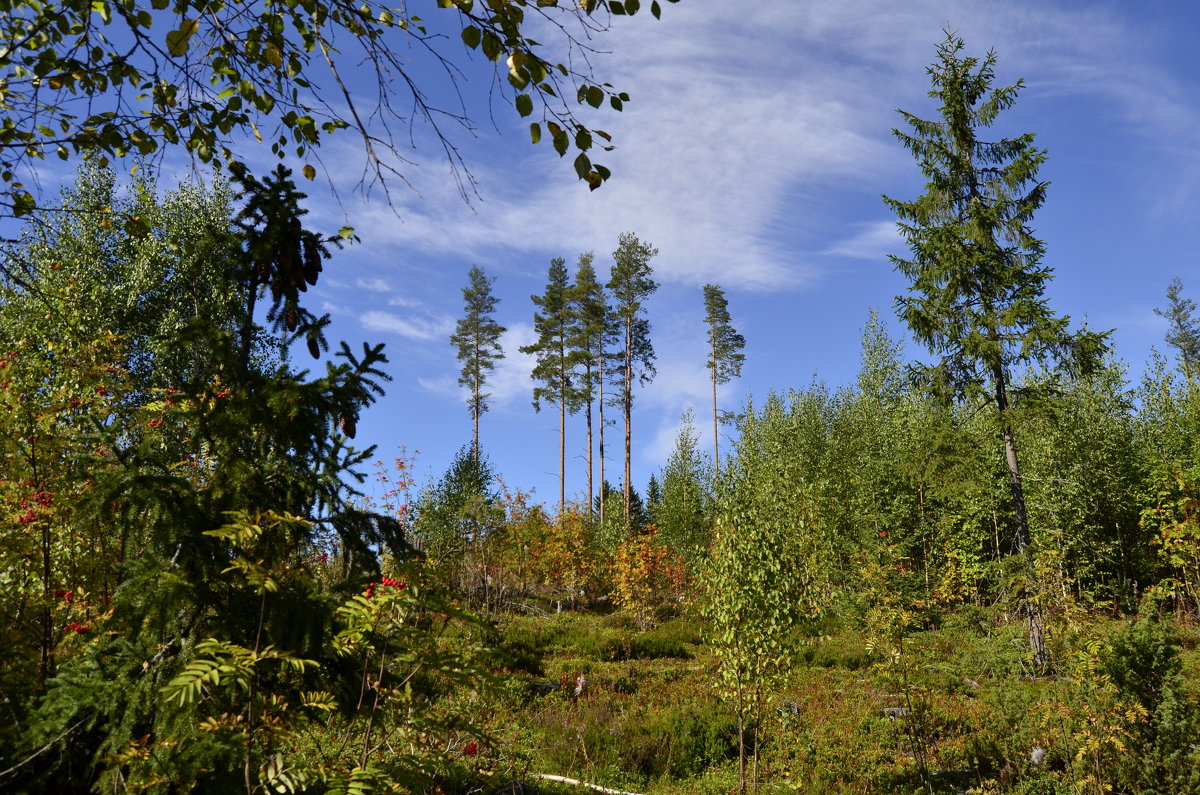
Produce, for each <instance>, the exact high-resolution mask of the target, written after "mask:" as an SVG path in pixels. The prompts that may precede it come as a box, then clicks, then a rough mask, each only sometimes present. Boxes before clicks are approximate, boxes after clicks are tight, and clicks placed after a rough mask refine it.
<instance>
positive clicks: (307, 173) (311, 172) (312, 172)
mask: <svg viewBox="0 0 1200 795" xmlns="http://www.w3.org/2000/svg"><path fill="white" fill-rule="evenodd" d="M316 177H317V170H316V169H315V168H313V167H312V164H311V163H308V164H305V166H304V178H305V179H307V180H309V181H312V180H314V179H316Z"/></svg>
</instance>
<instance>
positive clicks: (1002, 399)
mask: <svg viewBox="0 0 1200 795" xmlns="http://www.w3.org/2000/svg"><path fill="white" fill-rule="evenodd" d="M992 378H993V379H994V380H995V385H996V406H997V407H998V408H999V409H1000V425H1001V428H1002V431H1001V432H1002V434H1003V436H1004V462H1005V464H1006V465H1007V467H1008V485H1009V488H1010V489H1011V491H1012V498H1013V513H1014V514H1015V516H1016V520H1017V552H1018V553H1020V552H1024V551H1025V548H1026V547H1028V546H1029V542H1030V535H1029V518H1028V515H1027V514H1026V512H1025V490H1024V489H1023V488H1022V487H1021V468H1020V465H1019V464H1018V463H1017V440H1016V437H1015V436H1014V435H1013V430H1012V423H1010V422H1009V419H1008V411H1009V406H1008V391H1007V389H1006V388H1005V378H1004V370H1003V369H1002V368H1001V367H1000V366H999V365H997V366H995V367H993V368H992Z"/></svg>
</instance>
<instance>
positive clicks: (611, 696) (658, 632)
mask: <svg viewBox="0 0 1200 795" xmlns="http://www.w3.org/2000/svg"><path fill="white" fill-rule="evenodd" d="M1119 626H1120V622H1116V621H1111V620H1102V619H1096V620H1095V621H1094V623H1092V624H1089V625H1087V627H1086V628H1084V629H1082V630H1078V631H1076V632H1074V633H1072V634H1071V635H1070V637H1068V638H1060V639H1059V646H1058V651H1059V653H1060V654H1061V655H1063V657H1062V661H1061V664H1060V667H1059V669H1058V670H1056V671H1055V672H1054V673H1053V675H1048V676H1040V677H1033V676H1031V675H1030V671H1029V668H1028V666H1027V664H1026V657H1027V652H1026V646H1025V643H1024V635H1023V631H1022V628H1021V627H1020V626H1019V625H1006V624H1004V623H1003V622H1002V621H1001V620H1000V619H999V618H998V617H995V616H991V615H988V614H987V613H986V612H981V611H971V612H970V613H966V612H964V613H963V614H959V615H953V614H952V615H950V616H948V617H947V619H946V620H945V621H943V625H942V626H941V627H940V628H936V629H930V630H927V631H924V632H919V633H916V634H914V635H913V636H912V637H911V638H909V639H908V640H907V641H906V642H905V643H904V644H903V651H902V652H901V654H900V655H899V657H894V658H886V659H885V658H884V657H883V656H881V655H879V654H877V653H873V652H872V651H871V650H870V648H869V646H868V644H867V643H866V641H865V639H864V637H863V635H862V634H861V631H860V630H859V628H858V627H856V626H849V625H848V626H840V625H836V623H835V624H833V625H827V626H824V627H822V628H821V632H822V633H823V634H819V635H816V636H813V637H804V636H800V635H798V636H797V638H796V641H795V654H794V664H793V667H792V670H791V673H790V676H789V679H788V681H787V684H786V685H785V686H784V687H782V688H781V689H780V690H779V691H778V692H776V693H773V694H772V697H771V701H770V705H769V708H768V709H767V711H766V715H765V719H764V722H763V724H762V738H763V743H762V757H761V761H760V776H759V777H760V782H761V790H760V791H762V792H767V793H776V792H779V793H782V792H801V793H813V794H814V795H815V794H816V793H838V792H846V793H871V792H889V793H918V792H925V793H929V792H934V793H942V792H945V793H965V792H972V793H980V794H981V795H982V794H983V793H1001V792H1013V793H1059V792H1061V793H1068V792H1069V793H1090V792H1097V793H1099V792H1103V791H1105V787H1110V786H1111V787H1113V789H1114V791H1120V789H1121V788H1120V786H1119V785H1121V783H1122V782H1128V781H1131V780H1133V779H1132V778H1131V776H1133V775H1134V773H1131V771H1130V768H1129V765H1130V759H1129V756H1130V754H1129V753H1128V752H1127V753H1124V754H1122V752H1121V750H1120V749H1121V748H1122V747H1123V748H1126V749H1129V748H1132V747H1133V746H1134V745H1135V741H1136V737H1137V736H1139V735H1138V732H1139V731H1141V727H1142V725H1143V724H1146V725H1148V721H1150V720H1151V719H1150V718H1149V717H1147V716H1144V715H1143V716H1138V715H1135V714H1133V713H1131V712H1130V711H1129V710H1128V708H1127V707H1128V701H1127V700H1123V698H1122V696H1121V694H1120V693H1119V692H1117V691H1116V690H1115V688H1113V686H1112V684H1111V682H1109V681H1107V679H1106V678H1105V677H1104V676H1103V675H1102V674H1101V673H1100V672H1099V670H1098V669H1097V668H1096V667H1095V665H1096V664H1098V663H1096V660H1097V659H1098V658H1097V657H1096V654H1097V653H1098V652H1097V649H1100V648H1102V646H1103V642H1104V638H1106V637H1107V636H1108V635H1109V634H1111V633H1112V632H1113V631H1115V630H1116V629H1118V628H1119ZM1182 641H1183V647H1184V649H1185V651H1184V653H1183V660H1182V661H1183V667H1184V672H1185V674H1186V675H1187V681H1186V687H1187V688H1194V687H1195V684H1196V680H1197V674H1198V673H1200V652H1198V651H1197V644H1196V637H1195V633H1194V631H1193V630H1191V629H1185V630H1184V632H1183V638H1182ZM494 654H495V658H494V661H495V662H497V663H502V664H499V665H497V668H498V669H502V670H505V671H507V672H509V673H511V679H512V680H513V681H512V682H511V683H510V685H509V686H508V688H507V690H506V693H507V695H506V696H505V697H504V698H502V699H498V702H501V703H498V704H497V705H496V706H495V709H494V712H493V717H492V723H493V726H494V728H496V729H497V730H498V731H497V733H498V734H499V735H501V736H503V737H505V738H506V741H505V742H506V748H507V751H506V753H511V754H513V758H514V759H520V760H521V762H520V764H519V765H517V767H519V768H520V769H523V770H525V771H527V772H528V773H550V774H556V775H562V776H568V777H571V778H576V779H581V780H584V781H589V782H593V783H597V784H601V785H603V786H608V787H614V788H617V789H622V790H629V791H633V792H639V793H646V794H647V795H676V794H677V793H707V792H711V793H726V792H730V791H736V785H737V736H736V724H735V723H734V721H733V716H732V712H731V710H730V708H729V706H728V704H727V703H726V702H725V701H723V700H722V698H721V696H722V694H721V693H720V692H719V691H718V688H717V687H716V685H715V683H716V682H717V681H718V680H717V676H716V672H717V660H716V657H715V655H714V654H713V653H712V650H711V649H710V648H708V647H707V646H706V645H705V644H704V642H703V632H702V628H701V627H700V625H699V622H698V619H695V618H689V617H686V616H685V617H680V618H675V619H672V620H670V621H668V622H666V623H664V624H662V625H660V626H658V627H656V628H653V629H650V630H646V631H640V630H638V629H637V628H635V627H634V626H633V624H632V623H631V622H629V621H627V620H626V619H625V618H624V617H623V616H622V615H621V614H619V613H617V614H612V615H608V616H601V615H589V614H584V613H564V614H559V615H550V616H538V617H530V616H511V617H506V618H505V619H504V622H503V624H502V626H501V627H500V628H499V629H498V639H497V645H496V651H495V652H494ZM1089 655H1090V656H1089ZM1089 660H1090V661H1091V662H1089ZM1089 665H1091V666H1092V667H1090V668H1089ZM580 677H582V678H583V680H586V684H585V686H584V687H583V690H582V692H581V694H580V695H579V696H576V695H575V693H574V690H575V684H576V683H577V682H578V681H579V680H580ZM1195 695H1196V694H1195V693H1194V692H1190V697H1191V698H1193V699H1194V697H1195ZM1192 707H1193V711H1196V710H1195V709H1194V707H1195V704H1194V702H1193V704H1192ZM1035 749H1042V750H1041V751H1040V752H1037V753H1035ZM1038 754H1041V755H1042V756H1041V757H1040V758H1039V757H1038ZM1134 772H1136V771H1134ZM539 786H540V785H539ZM526 791H529V792H534V791H538V792H541V791H545V792H550V791H552V790H549V789H544V788H543V789H527V790H526ZM553 791H558V790H553ZM562 791H571V789H570V788H568V789H566V790H562ZM573 791H575V792H579V793H582V792H584V790H579V789H574V790H573Z"/></svg>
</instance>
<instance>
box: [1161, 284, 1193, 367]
mask: <svg viewBox="0 0 1200 795" xmlns="http://www.w3.org/2000/svg"><path fill="white" fill-rule="evenodd" d="M1167 301H1168V305H1167V308H1166V309H1155V310H1154V314H1156V315H1158V316H1159V317H1161V318H1165V319H1166V321H1167V323H1169V324H1170V325H1169V327H1168V328H1167V344H1168V345H1170V346H1171V347H1173V348H1175V349H1177V350H1178V351H1179V365H1180V367H1181V368H1182V369H1183V377H1184V378H1186V379H1187V380H1188V383H1191V382H1192V381H1193V380H1195V377H1196V372H1197V368H1198V367H1200V321H1197V320H1196V317H1195V312H1196V302H1195V301H1193V300H1192V299H1190V298H1184V297H1183V282H1182V281H1180V280H1179V279H1178V278H1175V279H1172V280H1171V284H1170V285H1169V286H1168V287H1167Z"/></svg>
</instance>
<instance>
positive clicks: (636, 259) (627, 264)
mask: <svg viewBox="0 0 1200 795" xmlns="http://www.w3.org/2000/svg"><path fill="white" fill-rule="evenodd" d="M657 254H658V249H656V248H654V247H653V246H651V245H649V244H648V243H643V242H642V241H640V240H638V239H637V236H635V235H634V234H633V233H632V232H624V233H622V234H621V236H620V237H619V238H618V242H617V250H616V251H614V252H613V266H612V271H611V273H610V278H609V281H608V289H609V290H612V294H613V300H614V315H615V317H616V320H617V323H618V325H619V328H620V332H619V333H620V338H619V339H620V342H619V343H618V344H619V346H620V347H619V350H618V352H617V355H618V356H619V357H620V360H621V373H620V378H621V381H620V388H621V392H620V400H621V408H622V410H623V412H624V415H625V484H624V496H625V521H626V522H630V521H631V520H632V516H631V500H632V495H633V489H632V486H631V480H630V462H631V459H632V451H633V441H632V440H633V433H632V428H633V424H632V415H633V382H634V379H635V377H636V378H637V380H638V381H639V382H641V383H642V384H643V385H645V384H646V383H648V382H649V381H650V379H651V378H653V377H654V374H655V370H654V346H653V345H652V344H651V342H650V321H649V320H647V319H646V317H645V309H646V306H645V302H646V299H648V298H649V297H650V296H651V294H653V293H654V291H655V290H657V289H658V283H657V282H655V281H654V279H653V278H651V268H650V260H651V259H653V258H654V257H655V256H656V255H657Z"/></svg>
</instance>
